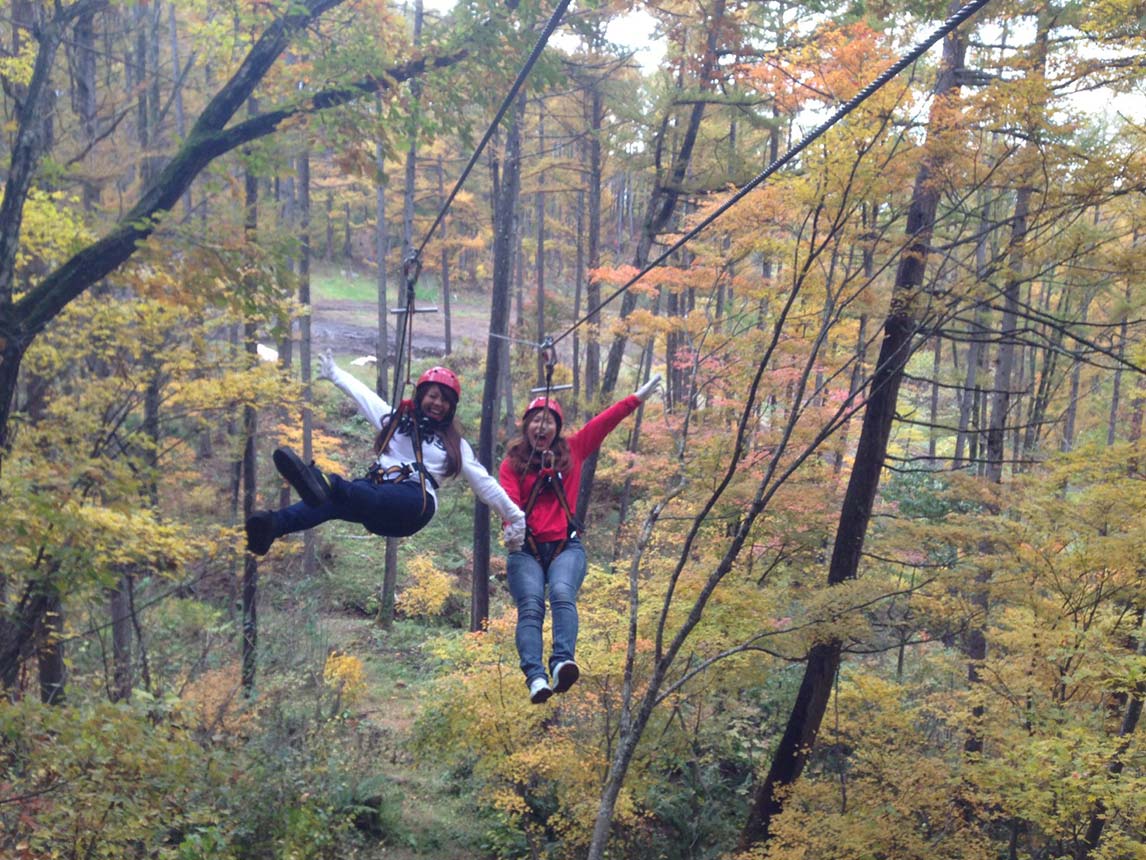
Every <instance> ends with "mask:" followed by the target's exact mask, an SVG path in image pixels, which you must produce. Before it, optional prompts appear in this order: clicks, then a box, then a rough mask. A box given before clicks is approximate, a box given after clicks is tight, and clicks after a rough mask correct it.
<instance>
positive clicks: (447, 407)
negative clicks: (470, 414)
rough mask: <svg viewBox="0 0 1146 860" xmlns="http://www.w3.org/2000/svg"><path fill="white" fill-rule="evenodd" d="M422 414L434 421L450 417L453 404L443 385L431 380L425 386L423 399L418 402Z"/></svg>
mask: <svg viewBox="0 0 1146 860" xmlns="http://www.w3.org/2000/svg"><path fill="white" fill-rule="evenodd" d="M418 406H419V407H420V408H421V410H422V414H423V415H425V416H427V417H428V418H431V419H432V420H434V421H444V420H446V419H447V418H449V417H450V413H451V412H452V411H453V404H452V402H451V401H450V398H449V396H448V395H447V394H446V391H445V389H444V388H442V386H440V385H438V384H437V383H436V382H431V383H428V384H426V385H425V386H423V388H422V399H421V401H420V402H419V403H418Z"/></svg>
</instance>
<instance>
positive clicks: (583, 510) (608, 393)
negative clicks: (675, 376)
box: [576, 0, 725, 522]
mask: <svg viewBox="0 0 1146 860" xmlns="http://www.w3.org/2000/svg"><path fill="white" fill-rule="evenodd" d="M724 7H725V2H724V0H715V3H714V4H713V7H712V10H711V11H710V12H709V23H708V26H709V31H708V39H707V43H706V49H705V52H704V57H703V58H702V60H701V64H700V69H699V71H698V72H697V87H698V89H699V91H700V93H701V95H703V94H706V93H709V92H711V91H712V89H713V86H714V72H715V70H716V64H717V59H718V52H717V47H718V40H719V38H720V36H719V34H720V30H721V28H722V26H723V22H724ZM704 108H705V99H704V98H695V99H694V100H693V102H692V109H691V111H690V112H689V118H688V122H687V124H686V126H685V130H684V134H683V135H682V136H681V143H680V146H679V148H678V149H677V150H676V152H675V153H674V155H673V162H672V165H671V167H670V168H669V170H668V171H667V173H665V174H661V173H660V172H659V171H658V176H657V181H656V184H655V185H654V186H653V190H652V194H651V195H650V198H649V207H648V210H647V213H646V215H645V222H644V225H643V227H642V229H641V235H640V238H639V240H638V241H637V250H636V253H635V254H634V259H633V266H634V267H635V268H636V269H638V270H640V269H643V268H644V267H645V265H646V264H647V263H648V261H649V256H650V251H651V250H652V247H653V242H654V241H656V239H657V237H658V236H659V235H660V234H661V233H663V232H664V230H665V229H667V227H668V226H669V224H670V223H671V222H672V219H673V216H674V214H675V212H676V207H677V203H678V202H679V201H680V199H681V197H682V195H683V193H684V182H685V177H687V176H688V171H689V166H690V164H691V162H692V155H693V151H694V150H695V148H696V144H697V141H698V140H699V137H700V125H701V120H702V119H703V118H704ZM672 119H673V115H672V113H671V111H670V112H669V113H666V115H665V117H664V122H663V123H662V125H661V128H660V131H659V133H658V136H657V140H656V142H655V151H656V153H657V159H658V165H659V159H660V153H661V152H662V151H663V148H664V147H665V144H666V138H667V136H668V133H669V131H670V130H672V129H674V126H673V124H672V122H671V120H672ZM636 307H637V293H635V292H633V291H632V290H629V291H627V292H626V293H625V294H624V295H623V296H622V297H621V311H620V316H621V319H625V318H627V317H628V316H629V315H630V314H632V312H633V311H634V310H635V309H636ZM627 343H628V339H627V337H626V336H625V335H624V334H619V335H617V336H616V337H615V338H614V339H613V343H612V344H611V345H610V347H609V355H608V358H607V359H606V362H605V373H604V375H603V377H602V379H601V389H600V392H599V396H598V402H599V403H602V404H603V403H604V402H605V401H606V400H608V399H609V398H610V397H612V395H613V392H614V391H615V390H616V388H617V381H618V379H619V377H620V373H621V362H622V360H623V359H624V355H625V346H626V345H627ZM596 475H597V454H596V453H593V454H592V455H591V456H589V457H586V458H585V462H584V463H583V464H582V466H581V490H580V495H579V496H578V498H577V512H576V513H577V518H578V519H579V520H581V522H585V521H586V517H587V516H588V513H589V504H590V502H591V500H592V496H593V484H594V482H595V479H596Z"/></svg>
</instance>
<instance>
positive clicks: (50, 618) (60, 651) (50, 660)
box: [36, 588, 67, 705]
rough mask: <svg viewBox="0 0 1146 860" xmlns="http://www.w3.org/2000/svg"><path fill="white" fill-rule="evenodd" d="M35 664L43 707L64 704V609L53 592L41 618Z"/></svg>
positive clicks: (58, 597) (49, 595)
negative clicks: (37, 664)
mask: <svg viewBox="0 0 1146 860" xmlns="http://www.w3.org/2000/svg"><path fill="white" fill-rule="evenodd" d="M36 638H37V639H38V644H37V648H36V652H37V653H36V656H37V662H38V663H39V670H40V701H41V702H43V703H44V704H45V705H62V704H64V702H65V701H66V698H67V697H66V694H65V688H66V684H67V667H66V665H65V664H64V643H63V638H64V606H63V602H62V601H61V600H60V593H59V592H58V591H57V590H56V589H55V588H52V589H51V590H50V592H49V594H48V599H47V603H46V605H45V606H44V614H43V615H41V616H40V631H39V635H38V636H37V637H36Z"/></svg>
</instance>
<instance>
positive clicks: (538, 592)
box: [506, 537, 587, 683]
mask: <svg viewBox="0 0 1146 860" xmlns="http://www.w3.org/2000/svg"><path fill="white" fill-rule="evenodd" d="M540 549H541V550H542V551H543V552H546V551H548V550H549V549H550V546H549V545H547V544H542V545H541V547H540ZM586 567H587V562H586V560H585V550H584V549H583V548H582V546H581V541H579V540H578V539H577V538H575V537H571V538H569V540H568V541H567V542H566V544H565V548H564V549H563V550H561V552H560V553H558V554H557V555H556V556H555V557H554V558H553V560H552V561H550V562H549V569H548V571H546V570H544V569H543V568H542V566H541V562H539V561H538V560H537V559H536V558H534V557H533V555H532V554H531V553H530V552H529V551H528V549H526V550H521V551H518V552H511V553H510V554H509V559H508V561H507V563H506V579H507V580H508V584H509V593H510V594H511V595H513V602H514V603H515V604H516V605H517V634H516V643H517V654H518V656H519V657H520V658H521V671H522V672H524V673H525V681H526V683H529V682H531V681H532V680H533V679H534V678H543V677H545V675H546V672H545V664H544V663H542V648H543V643H542V638H541V624H542V622H543V621H544V620H545V586H546V584H548V586H549V605H550V606H551V607H552V608H553V652H552V653H551V654H550V656H549V671H550V672H552V671H553V667H554V666H556V665H557V664H558V663H560V662H561V661H562V660H572V659H573V652H574V651H575V650H576V648H577V627H578V621H577V594H578V593H579V592H580V591H581V583H582V582H584V581H585V570H586Z"/></svg>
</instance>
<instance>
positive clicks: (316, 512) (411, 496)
mask: <svg viewBox="0 0 1146 860" xmlns="http://www.w3.org/2000/svg"><path fill="white" fill-rule="evenodd" d="M326 477H327V478H328V479H329V480H330V501H328V502H326V503H325V504H322V505H319V506H318V507H317V508H312V507H311V506H310V505H307V504H305V503H304V502H296V503H295V504H293V505H291V506H290V507H288V508H281V509H280V510H277V511H273V512H272V515H273V517H274V536H275V537H276V538H278V537H282V536H283V535H286V534H291V533H292V532H301V531H305V530H306V529H309V528H314V527H315V526H317V525H321V524H322V523H325V522H327V521H328V520H346V521H347V522H351V523H359V524H361V525H363V526H365V527H366V530H367V531H368V532H372V533H373V534H376V535H382V536H383V537H407V536H408V535H412V534H414V533H415V532H417V531H418V530H420V529H421V528H422V527H423V526H425V525H426V523H428V522H429V521H430V520H431V519H433V517H434V511H435V510H436V506H435V505H434V499H433V497H432V496H429V495H427V496H426V499H425V507H424V508H423V505H422V485H421V483H420V482H419V481H418V480H416V479H415V480H413V481H401V482H397V483H395V482H393V481H390V482H387V483H385V484H375V483H373V482H372V481H369V480H367V479H366V478H356V479H355V480H353V481H347V480H346V479H345V478H340V477H339V476H338V475H331V474H329V473H328V474H327V476H326Z"/></svg>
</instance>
